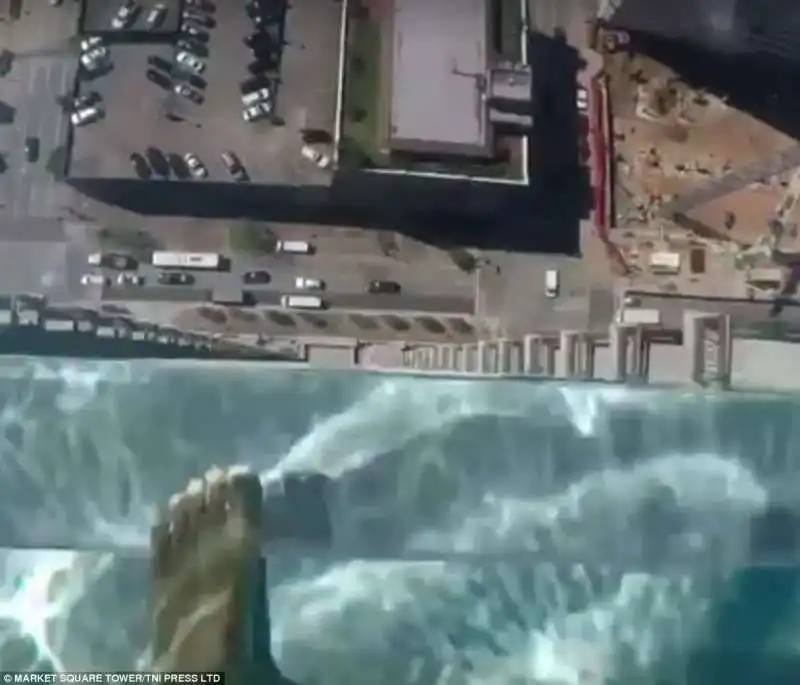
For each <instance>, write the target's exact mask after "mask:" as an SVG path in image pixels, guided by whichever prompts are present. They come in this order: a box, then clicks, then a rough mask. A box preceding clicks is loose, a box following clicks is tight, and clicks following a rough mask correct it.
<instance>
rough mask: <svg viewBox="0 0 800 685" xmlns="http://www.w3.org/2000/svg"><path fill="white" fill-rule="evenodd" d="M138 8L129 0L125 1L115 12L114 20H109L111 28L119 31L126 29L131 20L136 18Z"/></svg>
mask: <svg viewBox="0 0 800 685" xmlns="http://www.w3.org/2000/svg"><path fill="white" fill-rule="evenodd" d="M138 9H139V8H138V6H137V5H136V3H135V2H131V0H125V3H124V4H123V5H122V7H120V8H119V9H118V10H117V13H116V14H115V15H114V18H113V19H112V20H111V28H112V29H116V30H117V31H120V30H122V29H126V28H128V27H129V26H130V25H131V24H132V23H133V20H134V19H135V18H136V12H137V10H138Z"/></svg>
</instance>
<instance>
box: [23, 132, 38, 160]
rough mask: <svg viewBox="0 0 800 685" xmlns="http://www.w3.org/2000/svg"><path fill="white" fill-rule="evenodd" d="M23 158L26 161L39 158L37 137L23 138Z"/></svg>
mask: <svg viewBox="0 0 800 685" xmlns="http://www.w3.org/2000/svg"><path fill="white" fill-rule="evenodd" d="M25 159H26V160H27V161H28V162H35V161H36V160H38V159H39V139H38V138H34V137H33V136H28V137H27V138H25Z"/></svg>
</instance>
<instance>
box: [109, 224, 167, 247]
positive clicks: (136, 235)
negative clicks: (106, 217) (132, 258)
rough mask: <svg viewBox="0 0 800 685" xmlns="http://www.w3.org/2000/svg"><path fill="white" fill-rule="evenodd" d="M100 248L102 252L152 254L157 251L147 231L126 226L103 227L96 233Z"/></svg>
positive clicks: (152, 238)
mask: <svg viewBox="0 0 800 685" xmlns="http://www.w3.org/2000/svg"><path fill="white" fill-rule="evenodd" d="M98 239H99V241H100V247H101V248H102V249H104V250H115V249H117V250H120V249H121V250H127V251H130V252H138V253H145V252H152V251H153V250H158V249H159V247H160V245H159V243H158V241H157V240H156V239H155V237H153V236H152V235H150V234H149V233H148V232H147V231H143V230H141V229H138V228H131V227H127V226H116V227H105V228H101V229H100V231H99V232H98Z"/></svg>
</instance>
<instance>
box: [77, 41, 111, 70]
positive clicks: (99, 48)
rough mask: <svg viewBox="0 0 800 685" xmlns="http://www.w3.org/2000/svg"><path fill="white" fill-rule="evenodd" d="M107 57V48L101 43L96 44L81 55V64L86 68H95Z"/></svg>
mask: <svg viewBox="0 0 800 685" xmlns="http://www.w3.org/2000/svg"><path fill="white" fill-rule="evenodd" d="M107 57H108V48H107V47H105V46H103V45H96V46H95V47H93V48H91V49H90V50H87V51H86V52H84V53H83V54H82V55H81V64H82V65H83V66H84V67H85V68H86V69H97V68H98V67H99V66H100V64H101V63H102V62H103V61H104V60H105V59H106V58H107Z"/></svg>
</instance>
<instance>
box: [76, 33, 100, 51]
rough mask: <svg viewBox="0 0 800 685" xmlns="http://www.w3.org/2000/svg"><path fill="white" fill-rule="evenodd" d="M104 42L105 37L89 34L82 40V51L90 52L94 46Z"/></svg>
mask: <svg viewBox="0 0 800 685" xmlns="http://www.w3.org/2000/svg"><path fill="white" fill-rule="evenodd" d="M102 44H103V39H102V38H101V37H100V36H88V37H87V38H84V39H83V40H82V41H81V52H88V51H89V50H91V49H92V48H94V47H97V46H98V45H102Z"/></svg>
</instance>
